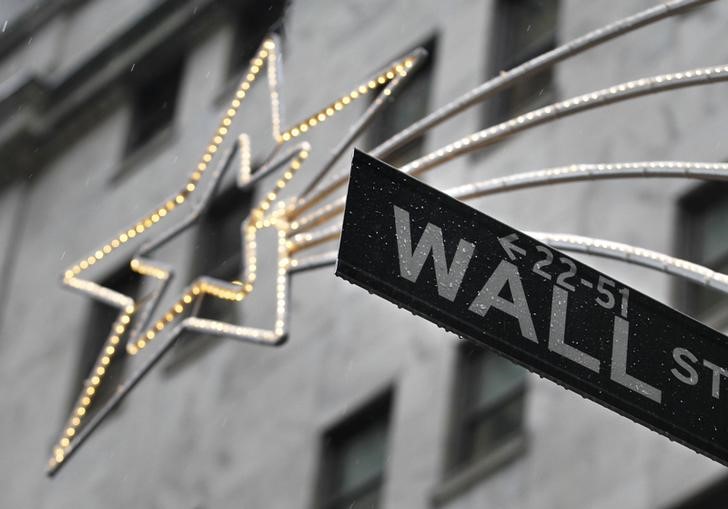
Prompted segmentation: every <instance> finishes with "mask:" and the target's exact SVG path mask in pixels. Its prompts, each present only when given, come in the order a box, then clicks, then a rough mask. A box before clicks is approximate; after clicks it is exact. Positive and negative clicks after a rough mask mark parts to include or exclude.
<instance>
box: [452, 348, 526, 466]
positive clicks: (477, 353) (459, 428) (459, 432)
mask: <svg viewBox="0 0 728 509" xmlns="http://www.w3.org/2000/svg"><path fill="white" fill-rule="evenodd" d="M458 357H459V358H458V371H457V373H458V380H457V381H456V386H455V387H456V397H455V398H454V403H455V405H456V406H457V408H456V410H455V412H454V418H455V423H454V426H453V431H454V432H453V435H452V449H451V451H452V455H451V458H450V470H451V471H459V470H461V469H463V468H464V467H468V466H470V465H473V464H475V463H476V462H478V460H480V459H481V458H484V457H487V456H489V455H490V454H491V453H493V452H495V451H496V450H497V449H498V448H499V447H501V446H503V445H505V444H507V443H509V442H510V441H511V440H512V439H516V438H519V437H521V436H522V435H523V432H524V427H523V417H524V407H525V404H524V403H525V394H526V376H525V373H526V371H525V370H524V369H523V368H521V367H520V366H517V365H515V364H513V363H512V362H511V361H509V360H507V359H505V358H503V357H501V356H499V355H496V354H495V353H493V352H492V351H490V350H488V349H486V348H484V347H481V346H476V345H471V344H469V343H464V344H463V346H462V347H461V349H460V351H459V355H458Z"/></svg>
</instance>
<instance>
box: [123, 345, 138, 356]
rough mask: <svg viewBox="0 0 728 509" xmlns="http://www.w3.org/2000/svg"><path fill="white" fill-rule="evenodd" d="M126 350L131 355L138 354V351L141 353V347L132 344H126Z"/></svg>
mask: <svg viewBox="0 0 728 509" xmlns="http://www.w3.org/2000/svg"><path fill="white" fill-rule="evenodd" d="M126 351H127V353H128V354H129V355H136V354H137V353H139V349H138V348H137V347H136V346H134V345H132V344H129V345H127V346H126Z"/></svg>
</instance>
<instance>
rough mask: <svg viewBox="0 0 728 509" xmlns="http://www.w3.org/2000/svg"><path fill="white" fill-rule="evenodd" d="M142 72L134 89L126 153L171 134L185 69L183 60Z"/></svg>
mask: <svg viewBox="0 0 728 509" xmlns="http://www.w3.org/2000/svg"><path fill="white" fill-rule="evenodd" d="M140 67H141V68H140V69H138V71H137V72H138V73H139V74H141V75H143V76H144V77H143V79H142V80H141V81H140V82H138V83H137V84H136V85H134V86H133V88H132V117H131V123H130V126H129V134H128V137H127V142H126V153H127V155H128V154H132V153H134V152H136V151H138V150H139V149H141V148H142V147H144V146H146V145H147V144H149V143H150V142H152V141H155V140H158V139H159V137H160V136H161V135H162V134H164V133H166V132H169V128H170V126H171V125H172V121H173V120H174V113H175V109H176V106H177V95H178V92H179V88H180V81H181V78H182V69H183V67H184V65H183V61H182V59H178V60H176V61H173V62H172V63H171V64H169V65H166V66H163V67H161V68H160V69H154V71H153V72H144V71H143V70H142V69H143V68H149V67H152V66H149V65H144V66H140Z"/></svg>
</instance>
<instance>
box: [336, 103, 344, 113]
mask: <svg viewBox="0 0 728 509" xmlns="http://www.w3.org/2000/svg"><path fill="white" fill-rule="evenodd" d="M343 107H344V105H343V104H341V103H340V102H338V101H337V102H335V103H334V109H335V110H336V111H341V110H342V108H343Z"/></svg>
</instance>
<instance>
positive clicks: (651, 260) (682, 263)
mask: <svg viewBox="0 0 728 509" xmlns="http://www.w3.org/2000/svg"><path fill="white" fill-rule="evenodd" d="M525 233H526V234H527V235H530V236H531V237H533V238H535V239H538V240H539V241H541V242H543V243H544V244H546V245H548V246H550V247H553V248H555V249H561V250H562V251H570V252H576V253H584V254H588V255H593V256H599V257H602V258H610V259H613V260H618V261H621V262H624V263H629V264H633V265H640V266H642V267H646V268H649V269H653V270H657V271H660V272H664V273H667V274H670V275H672V276H677V277H680V278H683V279H686V280H688V281H692V282H693V283H697V284H699V285H702V286H707V287H710V288H713V289H715V290H718V291H720V292H722V293H725V294H728V274H723V273H720V272H715V271H713V270H711V269H709V268H707V267H703V266H702V265H698V264H696V263H692V262H689V261H687V260H683V259H680V258H676V257H674V256H669V255H666V254H663V253H659V252H657V251H652V250H650V249H644V248H641V247H636V246H631V245H629V244H623V243H621V242H613V241H610V240H602V239H595V238H592V237H584V236H581V235H571V234H563V233H543V232H525ZM336 255H337V253H336V251H329V252H326V253H322V254H318V255H313V256H307V257H301V258H296V259H294V263H293V265H292V268H291V273H298V272H306V271H309V270H315V269H319V268H321V267H327V266H330V265H334V264H336Z"/></svg>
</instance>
